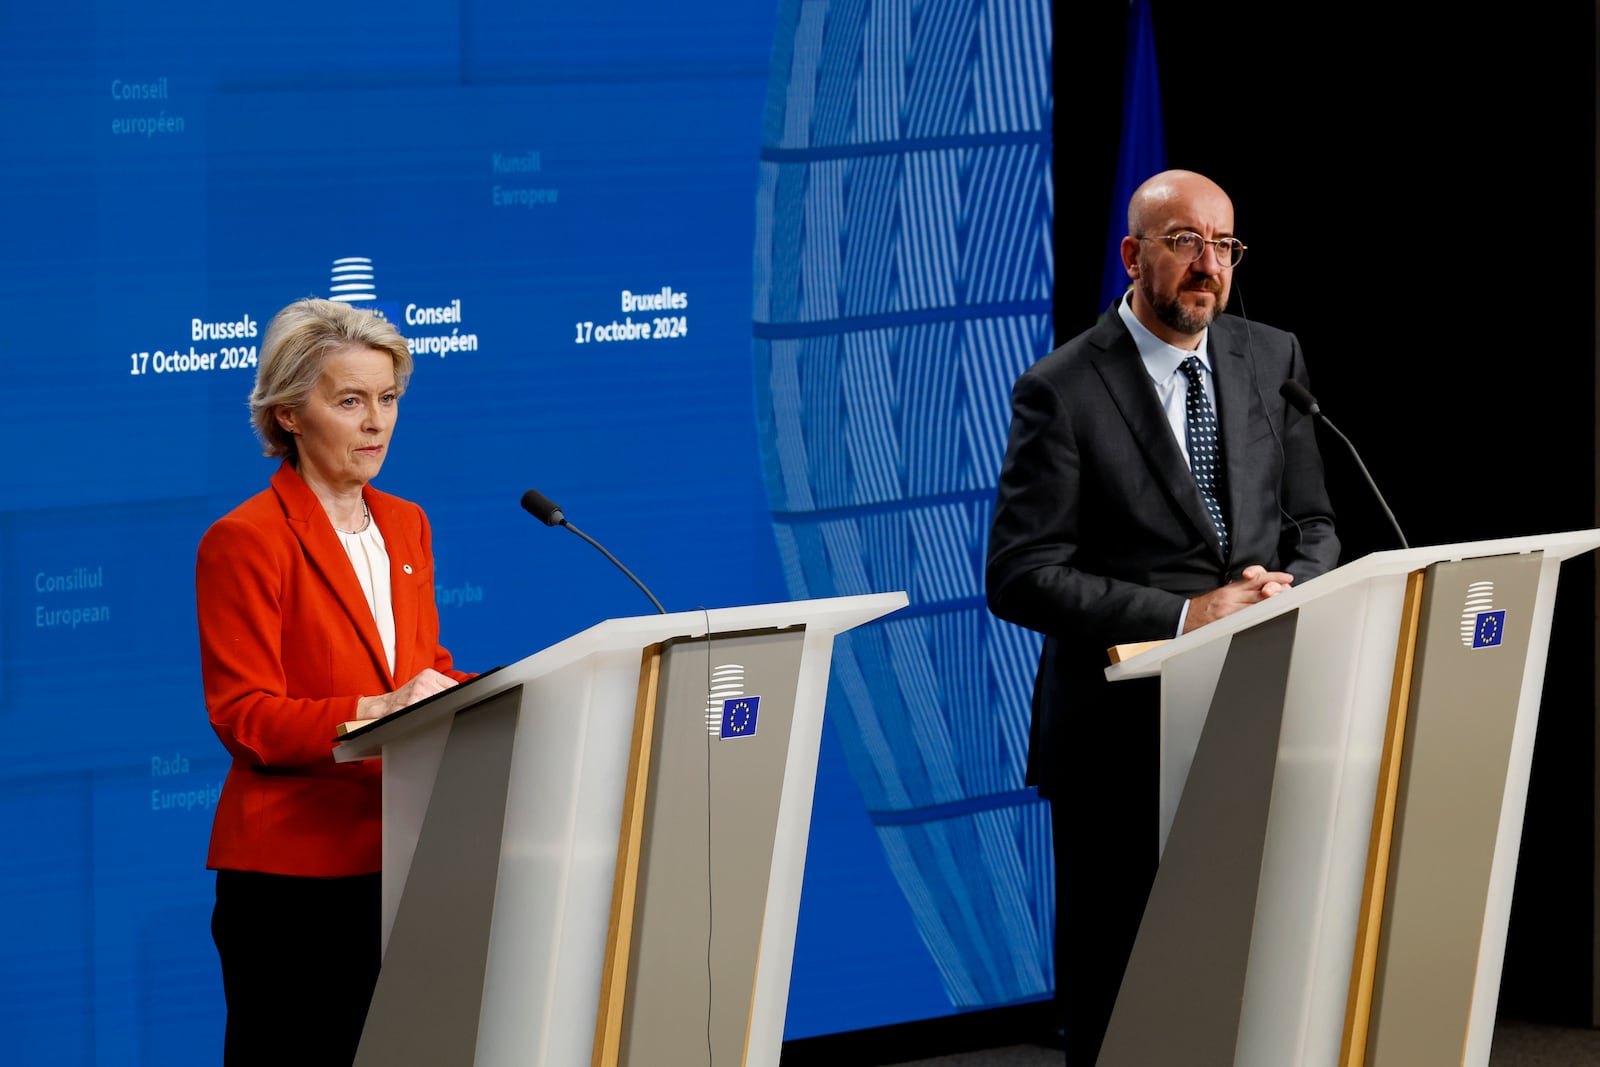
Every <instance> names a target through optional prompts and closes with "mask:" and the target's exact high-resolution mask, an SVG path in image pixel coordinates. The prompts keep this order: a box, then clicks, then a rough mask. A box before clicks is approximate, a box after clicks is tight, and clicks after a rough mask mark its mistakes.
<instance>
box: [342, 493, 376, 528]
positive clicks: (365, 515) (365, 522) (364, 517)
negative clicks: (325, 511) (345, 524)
mask: <svg viewBox="0 0 1600 1067" xmlns="http://www.w3.org/2000/svg"><path fill="white" fill-rule="evenodd" d="M371 525H372V509H371V508H369V507H367V498H366V497H362V498H361V529H359V530H340V529H339V527H337V526H335V527H334V529H335V530H337V531H338V532H339V533H342V534H344V535H345V536H347V537H354V536H355V535H356V534H358V533H364V532H365V531H366V529H367V527H368V526H371Z"/></svg>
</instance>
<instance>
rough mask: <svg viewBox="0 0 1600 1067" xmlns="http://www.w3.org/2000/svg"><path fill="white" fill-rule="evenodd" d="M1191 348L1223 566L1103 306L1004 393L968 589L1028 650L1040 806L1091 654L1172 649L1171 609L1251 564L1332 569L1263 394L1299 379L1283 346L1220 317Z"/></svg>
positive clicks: (1298, 471)
mask: <svg viewBox="0 0 1600 1067" xmlns="http://www.w3.org/2000/svg"><path fill="white" fill-rule="evenodd" d="M1209 346H1210V352H1211V362H1212V368H1213V371H1214V373H1215V384H1216V392H1217V418H1218V420H1219V422H1220V427H1221V445H1222V455H1223V462H1224V464H1225V469H1226V475H1225V477H1226V480H1227V481H1226V487H1225V490H1226V491H1225V500H1226V503H1225V507H1226V517H1227V522H1228V529H1229V534H1230V542H1229V558H1227V559H1223V557H1222V554H1221V549H1220V546H1219V542H1218V540H1217V535H1216V531H1215V529H1214V528H1213V527H1212V525H1211V521H1210V519H1209V518H1208V517H1207V515H1206V511H1205V506H1204V505H1203V504H1202V503H1201V500H1200V492H1199V490H1198V489H1197V488H1196V487H1195V483H1194V478H1193V476H1192V475H1191V474H1190V472H1189V467H1188V465H1187V463H1185V461H1184V458H1183V453H1182V451H1181V450H1180V449H1179V447H1178V443H1177V441H1176V440H1175V439H1174V437H1173V433H1172V430H1171V428H1170V426H1169V424H1168V422H1167V418H1166V414H1165V412H1164V411H1163V410H1162V408H1161V404H1160V401H1159V400H1158V399H1157V397H1156V392H1155V386H1154V385H1153V384H1152V383H1151V381H1150V376H1149V374H1148V373H1147V372H1146V370H1145V367H1144V363H1143V361H1142V360H1141V359H1140V358H1139V351H1138V348H1137V347H1136V346H1135V345H1134V341H1133V337H1132V335H1131V334H1129V332H1128V329H1127V327H1126V326H1125V325H1123V323H1122V320H1121V318H1120V317H1119V316H1118V315H1117V313H1116V311H1115V309H1113V310H1111V311H1110V312H1108V313H1107V314H1106V315H1104V316H1103V317H1102V318H1101V321H1100V322H1099V324H1097V325H1096V326H1095V327H1094V328H1092V329H1090V330H1088V331H1087V332H1085V333H1083V334H1080V335H1079V336H1077V337H1075V338H1073V339H1072V340H1071V341H1069V342H1067V343H1066V344H1065V345H1063V346H1061V347H1060V348H1058V349H1056V350H1055V351H1054V352H1052V353H1050V354H1049V355H1048V356H1046V357H1044V358H1043V359H1041V360H1040V361H1039V362H1037V363H1035V364H1034V365H1033V366H1032V367H1031V368H1029V369H1028V370H1027V371H1026V372H1025V373H1024V374H1023V375H1022V377H1021V378H1019V379H1018V380H1017V383H1016V386H1015V387H1014V389H1013V390H1012V421H1011V435H1010V440H1009V443H1008V445H1007V448H1006V457H1005V462H1004V464H1003V466H1002V468H1001V471H1000V484H999V491H998V494H997V497H996V501H995V511H994V522H993V527H992V529H991V532H990V538H989V553H988V565H987V569H986V573H985V582H986V587H987V592H988V600H989V608H990V610H991V611H993V612H994V614H995V615H997V616H999V617H1000V618H1002V619H1007V620H1009V621H1011V622H1014V623H1018V624H1020V625H1022V626H1026V627H1028V628H1029V629H1032V630H1037V631H1039V632H1041V633H1043V634H1044V635H1045V638H1046V640H1045V647H1044V652H1043V655H1042V656H1041V659H1040V665H1039V674H1038V677H1037V679H1036V680H1035V685H1034V695H1033V727H1032V736H1031V738H1030V746H1029V753H1028V780H1029V783H1030V784H1037V785H1038V786H1039V787H1040V788H1039V792H1040V794H1041V795H1043V796H1049V795H1051V791H1052V787H1053V785H1054V784H1055V781H1056V780H1057V776H1058V774H1059V773H1061V766H1062V758H1063V756H1064V749H1063V746H1064V745H1065V744H1066V743H1067V727H1066V723H1067V720H1068V718H1069V715H1070V717H1071V718H1072V719H1073V720H1074V725H1073V727H1072V729H1073V732H1074V733H1081V731H1083V729H1084V728H1085V727H1086V726H1087V725H1088V724H1087V723H1086V721H1085V718H1084V716H1092V715H1096V714H1101V713H1103V712H1105V711H1106V709H1107V706H1108V702H1107V696H1106V693H1105V689H1106V686H1107V683H1106V682H1105V679H1104V675H1103V673H1102V672H1103V671H1104V669H1105V667H1106V666H1107V664H1108V660H1107V658H1106V649H1107V648H1109V647H1110V646H1112V645H1115V644H1121V643H1124V642H1132V641H1148V640H1157V639H1160V638H1168V637H1173V636H1175V634H1176V632H1177V627H1178V619H1179V615H1180V613H1181V611H1182V609H1183V604H1184V602H1185V600H1187V599H1188V598H1189V597H1192V596H1195V595H1197V594H1200V593H1204V592H1207V591H1209V590H1211V589H1215V588H1217V587H1218V586H1221V585H1223V584H1225V583H1226V582H1228V581H1230V580H1232V579H1234V578H1237V577H1238V576H1239V574H1240V572H1242V571H1243V570H1244V568H1245V567H1247V566H1249V565H1251V564H1255V563H1259V564H1262V565H1263V566H1265V567H1267V568H1269V569H1271V570H1286V571H1289V572H1290V573H1292V574H1294V575H1295V577H1296V579H1297V580H1298V581H1305V580H1306V579H1308V578H1311V577H1314V576H1315V575H1318V574H1321V573H1322V572H1324V571H1327V570H1329V569H1331V568H1332V567H1333V566H1335V564H1336V563H1337V560H1338V555H1339V542H1338V538H1337V537H1336V536H1335V535H1334V530H1333V512H1332V508H1331V506H1330V504H1329V502H1328V495H1327V490H1326V488H1325V486H1324V483H1323V475H1322V458H1321V456H1320V454H1319V453H1318V451H1317V442H1316V437H1315V434H1314V431H1313V427H1312V422H1311V419H1310V418H1309V417H1306V416H1302V415H1301V414H1300V413H1299V412H1297V411H1295V410H1293V409H1292V408H1291V407H1290V406H1289V405H1288V404H1287V402H1285V401H1284V400H1282V399H1281V398H1280V397H1279V395H1278V387H1279V386H1280V385H1282V384H1283V382H1284V380H1285V379H1286V378H1294V379H1296V380H1297V381H1299V382H1300V383H1301V384H1302V385H1307V384H1308V382H1307V379H1306V368H1305V363H1304V360H1303V359H1302V358H1301V354H1300V345H1299V342H1298V341H1297V340H1296V339H1295V337H1294V335H1293V334H1290V333H1286V332H1284V331H1282V330H1278V329H1274V328H1272V327H1270V326H1263V325H1260V324H1259V323H1247V322H1245V321H1244V320H1242V319H1239V318H1237V317H1234V316H1231V315H1223V316H1220V317H1219V318H1218V319H1217V321H1216V322H1215V323H1213V324H1212V326H1211V330H1210V336H1209ZM1069 709H1070V710H1069ZM1090 732H1091V733H1093V732H1095V731H1094V730H1093V728H1092V727H1091V728H1090ZM1080 739H1081V738H1080ZM1085 755H1086V756H1087V755H1088V754H1085ZM1101 756H1102V757H1103V756H1104V754H1103V753H1102V754H1101ZM1089 758H1094V757H1089Z"/></svg>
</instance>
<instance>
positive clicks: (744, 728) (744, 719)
mask: <svg viewBox="0 0 1600 1067" xmlns="http://www.w3.org/2000/svg"><path fill="white" fill-rule="evenodd" d="M760 711H761V698H760V697H736V698H734V699H733V700H724V701H723V702H722V732H721V733H719V734H718V735H717V736H718V737H719V738H721V739H722V740H724V741H726V740H728V739H729V738H730V737H754V736H755V735H756V716H757V715H758V714H759V713H760Z"/></svg>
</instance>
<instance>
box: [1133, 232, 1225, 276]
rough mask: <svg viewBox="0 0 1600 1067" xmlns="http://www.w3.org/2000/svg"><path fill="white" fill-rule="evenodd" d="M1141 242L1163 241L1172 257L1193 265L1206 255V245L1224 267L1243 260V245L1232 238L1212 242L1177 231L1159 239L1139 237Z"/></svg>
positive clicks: (1194, 234) (1222, 238)
mask: <svg viewBox="0 0 1600 1067" xmlns="http://www.w3.org/2000/svg"><path fill="white" fill-rule="evenodd" d="M1139 240H1141V241H1165V242H1167V244H1169V245H1171V246H1172V253H1173V255H1175V256H1177V257H1178V258H1179V259H1181V260H1183V261H1184V262H1185V263H1193V262H1194V261H1195V260H1197V259H1199V258H1200V257H1201V256H1203V255H1205V254H1206V245H1213V246H1215V247H1216V250H1217V262H1218V263H1221V264H1222V265H1223V266H1224V267H1237V266H1238V265H1239V261H1240V260H1241V259H1243V258H1244V250H1245V245H1244V244H1243V243H1241V242H1240V241H1238V240H1236V239H1235V238H1232V237H1219V238H1217V239H1216V240H1212V239H1210V238H1208V237H1201V236H1200V235H1199V234H1197V233H1192V232H1190V231H1189V230H1179V231H1178V232H1177V233H1169V234H1165V235H1163V236H1160V237H1140V238H1139Z"/></svg>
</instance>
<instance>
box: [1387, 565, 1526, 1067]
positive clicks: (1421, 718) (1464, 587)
mask: <svg viewBox="0 0 1600 1067" xmlns="http://www.w3.org/2000/svg"><path fill="white" fill-rule="evenodd" d="M1543 564H1544V558H1543V556H1542V554H1541V553H1537V552H1533V553H1527V554H1523V555H1516V556H1491V557H1482V558H1478V559H1468V560H1462V561H1461V562H1458V563H1440V564H1435V565H1434V566H1432V567H1429V568H1428V571H1427V585H1426V596H1425V599H1424V601H1423V606H1422V620H1421V624H1420V636H1419V638H1418V642H1417V661H1416V667H1415V668H1414V670H1413V672H1412V683H1411V693H1412V697H1411V707H1410V712H1409V715H1408V716H1407V721H1406V743H1405V755H1404V758H1403V761H1402V763H1401V769H1400V789H1399V796H1398V799H1397V801H1396V807H1395V820H1394V844H1393V846H1392V847H1391V849H1390V866H1389V884H1388V891H1387V894H1386V898H1385V901H1384V919H1383V930H1382V933H1381V936H1380V939H1379V942H1378V963H1377V974H1376V978H1375V981H1374V985H1373V1002H1372V1017H1371V1024H1370V1028H1369V1031H1368V1039H1367V1060H1366V1062H1367V1064H1368V1067H1426V1065H1428V1064H1459V1063H1460V1062H1461V1049H1462V1043H1463V1041H1464V1040H1465V1037H1466V1033H1467V1025H1468V1022H1469V1020H1470V1017H1471V1013H1472V1011H1473V1007H1474V1005H1473V987H1474V982H1475V979H1476V976H1477V973H1478V954H1479V952H1480V946H1481V943H1482V940H1483V928H1484V916H1485V913H1486V911H1487V908H1488V897H1489V875H1490V869H1491V866H1492V864H1493V862H1494V859H1495V842H1496V837H1497V835H1498V833H1499V830H1500V820H1501V812H1502V808H1503V806H1504V803H1505V789H1506V773H1507V770H1508V767H1509V765H1510V760H1511V742H1512V736H1513V732H1514V731H1515V728H1516V725H1517V708H1518V701H1519V698H1520V696H1521V692H1522V681H1523V674H1524V672H1525V669H1526V665H1527V659H1528V643H1529V638H1530V633H1531V628H1532V624H1533V617H1534V606H1535V602H1536V601H1537V599H1538V591H1539V577H1540V573H1541V569H1542V567H1543ZM1480 1007H1482V1005H1480ZM1488 1007H1490V1008H1492V1007H1493V1002H1492V1001H1491V1002H1490V1004H1489V1005H1488Z"/></svg>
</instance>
